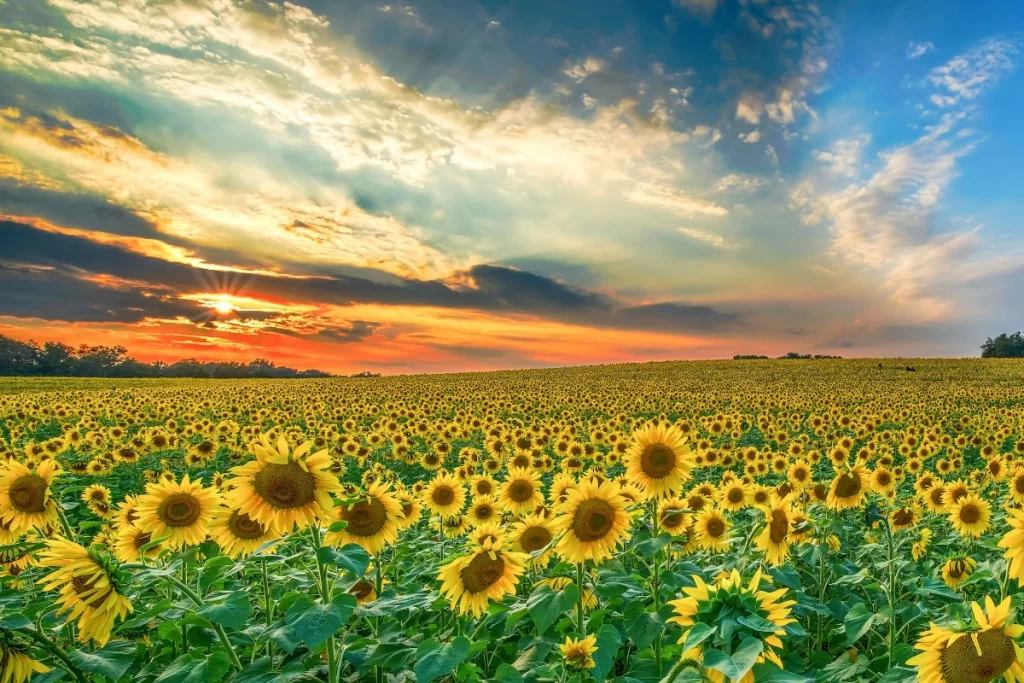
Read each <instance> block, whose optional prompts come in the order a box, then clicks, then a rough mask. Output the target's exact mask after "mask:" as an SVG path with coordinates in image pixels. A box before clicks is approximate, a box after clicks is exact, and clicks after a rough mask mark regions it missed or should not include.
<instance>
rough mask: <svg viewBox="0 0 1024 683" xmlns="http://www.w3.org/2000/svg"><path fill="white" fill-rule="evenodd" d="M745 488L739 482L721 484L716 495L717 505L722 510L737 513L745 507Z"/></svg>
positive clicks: (746, 498)
mask: <svg viewBox="0 0 1024 683" xmlns="http://www.w3.org/2000/svg"><path fill="white" fill-rule="evenodd" d="M747 502H748V494H747V487H746V486H744V485H743V482H741V481H730V482H729V483H728V484H723V485H722V486H721V487H720V489H719V493H718V504H719V505H721V506H722V509H723V510H728V511H729V512H738V511H740V510H742V509H743V508H745V507H746V506H747Z"/></svg>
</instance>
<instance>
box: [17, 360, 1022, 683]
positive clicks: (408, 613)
mask: <svg viewBox="0 0 1024 683" xmlns="http://www.w3.org/2000/svg"><path fill="white" fill-rule="evenodd" d="M907 363H908V362H905V361H889V360H886V361H881V362H879V361H877V360H870V361H868V360H862V361H848V360H812V361H727V362H718V361H716V362H686V363H648V364H639V365H617V366H599V367H587V368H565V369H558V370H532V371H507V372H498V373H481V374H452V375H434V376H407V377H384V378H358V379H356V378H348V379H323V380H187V381H178V380H158V381H132V380H53V379H48V380H33V379H11V378H7V379H3V380H2V381H0V683H22V682H23V681H28V680H31V681H33V682H38V683H50V682H52V681H58V680H63V681H73V682H75V683H85V682H87V681H95V682H97V683H103V682H107V683H114V682H122V681H143V682H146V683H206V682H209V683H214V682H217V681H233V682H237V683H284V682H286V681H326V682H328V683H338V682H340V681H346V682H354V681H367V682H370V681H372V682H373V683H385V682H389V683H400V682H406V681H407V682H410V683H411V682H415V683H427V682H428V681H457V682H464V681H465V682H469V681H500V682H502V683H520V682H524V681H526V682H531V683H532V682H542V681H557V682H563V681H565V682H569V681H580V682H584V681H595V680H596V681H605V680H614V681H619V682H622V683H636V682H648V681H650V682H658V681H664V682H666V683H671V682H684V681H686V682H690V683H697V682H700V681H713V682H715V683H722V682H726V681H729V682H734V683H736V682H740V681H743V682H748V681H757V682H762V681H763V682H779V683H786V682H800V681H872V682H874V681H880V682H882V683H899V682H908V683H909V682H910V681H923V682H925V683H985V682H986V681H999V680H1006V681H1008V682H1010V683H1013V682H1015V681H1024V652H1022V650H1021V648H1020V644H1021V643H1024V625H1018V623H1020V624H1024V615H1021V616H1018V615H1019V614H1020V613H1021V608H1022V603H1024V592H1022V591H1021V585H1024V362H1020V361H988V360H986V361H980V360H948V361H944V360H937V361H936V360H933V361H920V360H915V361H910V364H911V365H908V364H907ZM911 366H912V367H911Z"/></svg>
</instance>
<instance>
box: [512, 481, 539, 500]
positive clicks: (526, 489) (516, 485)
mask: <svg viewBox="0 0 1024 683" xmlns="http://www.w3.org/2000/svg"><path fill="white" fill-rule="evenodd" d="M508 497H509V498H511V499H512V500H514V501H515V502H517V503H525V502H526V501H528V500H530V499H531V498H533V484H531V483H530V482H528V481H526V480H525V479H517V480H516V481H514V482H512V485H511V486H510V487H509V488H508Z"/></svg>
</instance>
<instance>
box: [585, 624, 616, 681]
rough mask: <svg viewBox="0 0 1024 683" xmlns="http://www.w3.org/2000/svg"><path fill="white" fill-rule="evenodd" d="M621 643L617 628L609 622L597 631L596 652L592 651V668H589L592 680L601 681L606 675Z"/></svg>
mask: <svg viewBox="0 0 1024 683" xmlns="http://www.w3.org/2000/svg"><path fill="white" fill-rule="evenodd" d="M621 644H622V636H621V635H620V634H619V629H617V628H615V627H614V626H612V625H611V624H605V625H604V626H602V627H601V630H600V631H598V632H597V652H595V653H594V668H593V669H592V670H591V673H592V674H594V680H597V681H603V680H604V679H605V678H607V677H608V672H610V671H611V670H612V667H613V666H615V656H616V655H617V654H618V653H619V645H621Z"/></svg>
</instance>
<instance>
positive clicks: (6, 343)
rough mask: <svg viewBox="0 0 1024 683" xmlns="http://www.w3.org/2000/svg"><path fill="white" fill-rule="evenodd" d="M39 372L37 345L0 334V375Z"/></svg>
mask: <svg viewBox="0 0 1024 683" xmlns="http://www.w3.org/2000/svg"><path fill="white" fill-rule="evenodd" d="M36 374H39V347H38V346H36V345H35V344H34V343H32V342H29V343H28V344H26V343H25V342H20V341H18V340H17V339H11V338H10V337H5V336H3V335H0V375H36Z"/></svg>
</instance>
